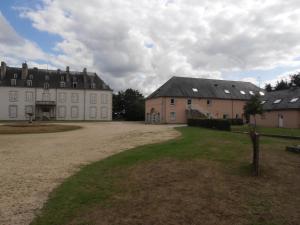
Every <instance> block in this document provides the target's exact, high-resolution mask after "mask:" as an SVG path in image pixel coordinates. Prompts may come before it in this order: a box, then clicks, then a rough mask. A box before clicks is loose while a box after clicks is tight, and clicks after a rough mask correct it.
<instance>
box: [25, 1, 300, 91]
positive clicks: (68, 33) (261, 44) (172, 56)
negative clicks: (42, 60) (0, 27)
mask: <svg viewBox="0 0 300 225" xmlns="http://www.w3.org/2000/svg"><path fill="white" fill-rule="evenodd" d="M21 14H22V16H23V17H25V18H29V19H30V20H31V21H32V23H33V26H34V27H35V28H37V29H39V30H41V31H46V32H50V33H54V34H58V35H60V36H61V37H62V39H63V41H61V42H60V43H57V45H56V46H55V48H56V49H57V50H59V51H60V54H59V55H58V56H57V57H56V58H54V57H51V59H50V60H51V61H52V63H53V65H56V66H59V67H64V66H65V65H67V64H69V65H71V67H72V68H74V69H82V68H83V67H88V69H89V70H95V71H97V72H99V73H100V74H102V75H101V76H102V77H104V79H105V80H106V81H107V82H108V83H109V84H111V86H112V87H113V88H114V89H117V90H118V89H122V88H127V87H133V88H138V89H140V90H141V91H143V92H144V93H146V94H149V93H150V92H151V91H152V90H154V89H155V88H157V87H158V86H160V85H161V84H162V83H163V82H164V81H166V80H167V79H168V78H169V77H170V76H171V75H172V74H176V75H186V76H204V77H214V78H222V72H227V73H228V71H229V72H230V71H243V70H248V71H249V70H254V69H261V70H268V69H272V68H275V67H277V66H287V67H288V66H297V65H300V61H299V60H296V58H297V57H299V55H298V53H299V50H300V28H299V23H300V1H298V0H289V1H281V0H273V1H267V0H265V1H258V0H256V1H248V0H240V1H235V0H228V1H223V0H215V1H211V0H202V1H199V0H172V1H170V0H153V1H149V0H139V1H137V0H128V1H123V0H101V1H99V0H90V1H88V2H87V1H85V0H76V1H73V0H64V1H59V0H44V1H43V5H42V6H39V7H36V8H34V9H26V10H23V11H22V13H21ZM145 43H146V44H145ZM245 79H247V80H251V81H253V82H255V79H254V78H245ZM262 79H263V78H262ZM263 80H264V79H263Z"/></svg>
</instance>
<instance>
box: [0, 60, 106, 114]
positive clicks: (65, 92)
mask: <svg viewBox="0 0 300 225" xmlns="http://www.w3.org/2000/svg"><path fill="white" fill-rule="evenodd" d="M0 104H1V105H0V120H28V118H29V115H30V114H32V115H33V119H35V120H111V119H112V90H111V89H110V87H109V86H108V85H106V84H105V83H104V82H103V81H102V80H101V79H100V78H99V77H98V76H97V74H96V73H90V72H87V70H86V69H84V70H83V72H73V71H70V70H69V67H67V68H66V71H61V70H59V69H58V70H44V69H38V68H32V69H29V68H28V66H27V64H26V63H23V64H22V68H16V67H8V66H6V64H5V62H1V76H0Z"/></svg>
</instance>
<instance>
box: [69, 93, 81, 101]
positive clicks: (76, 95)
mask: <svg viewBox="0 0 300 225" xmlns="http://www.w3.org/2000/svg"><path fill="white" fill-rule="evenodd" d="M71 101H72V103H78V102H79V96H78V93H72V96H71Z"/></svg>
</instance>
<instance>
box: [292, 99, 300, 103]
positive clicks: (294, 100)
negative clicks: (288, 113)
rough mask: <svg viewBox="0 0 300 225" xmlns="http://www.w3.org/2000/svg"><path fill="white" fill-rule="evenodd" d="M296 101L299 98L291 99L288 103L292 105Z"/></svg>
mask: <svg viewBox="0 0 300 225" xmlns="http://www.w3.org/2000/svg"><path fill="white" fill-rule="evenodd" d="M298 99H299V98H292V99H291V101H290V102H291V103H294V102H296V101H298Z"/></svg>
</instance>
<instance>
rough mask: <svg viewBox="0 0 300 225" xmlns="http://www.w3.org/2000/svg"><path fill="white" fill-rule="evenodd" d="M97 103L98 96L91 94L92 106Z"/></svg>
mask: <svg viewBox="0 0 300 225" xmlns="http://www.w3.org/2000/svg"><path fill="white" fill-rule="evenodd" d="M96 103H97V95H96V94H90V104H96Z"/></svg>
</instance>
